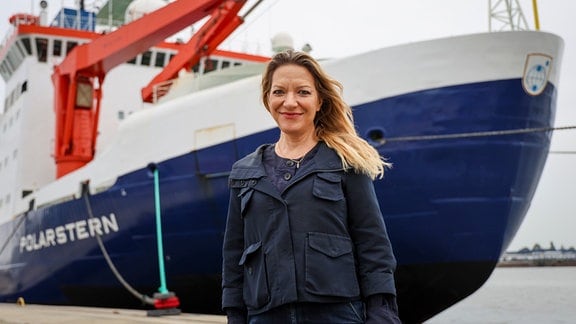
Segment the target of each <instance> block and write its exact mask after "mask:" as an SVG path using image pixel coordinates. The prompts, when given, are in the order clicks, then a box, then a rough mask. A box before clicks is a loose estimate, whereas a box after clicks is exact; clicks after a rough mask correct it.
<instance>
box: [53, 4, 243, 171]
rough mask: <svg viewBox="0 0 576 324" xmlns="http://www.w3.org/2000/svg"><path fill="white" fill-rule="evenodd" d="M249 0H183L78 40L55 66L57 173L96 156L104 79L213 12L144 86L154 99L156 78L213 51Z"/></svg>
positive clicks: (165, 76)
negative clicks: (90, 38) (81, 41)
mask: <svg viewBox="0 0 576 324" xmlns="http://www.w3.org/2000/svg"><path fill="white" fill-rule="evenodd" d="M245 3H246V0H196V1H186V0H179V1H175V2H172V3H170V4H168V5H166V6H165V7H162V8H160V9H158V10H156V11H154V12H152V13H150V14H148V15H146V16H144V17H142V18H140V19H138V20H135V21H133V22H131V23H129V24H127V25H124V26H123V27H121V28H119V29H118V30H116V31H114V32H112V33H110V34H106V35H103V36H101V37H99V38H97V39H95V40H94V41H92V42H90V43H87V44H83V45H81V46H77V47H76V48H74V50H72V52H70V54H69V55H68V56H66V58H65V59H64V60H63V61H62V63H60V64H59V65H57V66H56V67H55V68H54V72H53V74H52V82H53V83H54V89H55V96H54V107H55V108H54V109H55V113H56V143H55V144H56V145H55V152H54V157H55V161H56V176H57V177H62V176H64V175H66V174H68V173H70V172H72V171H74V170H76V169H78V168H80V167H82V166H84V165H85V164H86V163H88V162H90V161H91V160H92V159H93V158H94V153H95V148H96V136H97V131H98V118H99V113H100V102H101V98H102V83H103V82H104V79H105V76H106V73H107V72H108V71H110V70H111V69H112V68H114V67H116V66H117V65H119V64H122V63H124V62H126V61H128V60H130V59H132V58H133V57H135V56H136V55H138V54H140V53H142V52H144V51H146V50H147V49H149V48H150V47H152V46H154V45H156V44H158V43H160V42H161V41H163V40H164V39H166V38H167V37H169V36H171V35H173V34H175V33H177V32H178V31H180V30H182V29H184V28H186V27H188V26H190V25H192V24H194V23H195V22H197V21H199V20H200V19H202V18H204V17H206V16H209V15H210V16H211V18H210V19H209V20H208V21H207V22H206V23H205V24H204V25H203V27H202V28H201V29H200V30H199V31H198V32H197V33H195V35H194V36H193V37H192V38H191V40H190V41H189V42H188V43H187V44H186V45H185V48H184V49H183V50H181V51H180V52H179V53H178V54H177V55H176V56H175V57H174V58H173V59H172V61H171V62H170V63H169V64H168V65H167V66H166V68H165V70H164V71H162V72H161V73H160V74H159V75H158V76H156V77H155V78H154V79H153V80H152V81H151V83H150V84H149V85H148V86H147V87H146V88H144V89H143V91H142V95H143V99H144V100H147V101H150V98H151V89H152V87H153V85H154V84H156V83H158V82H162V81H165V80H168V79H170V78H173V77H175V76H176V75H177V73H178V71H179V70H181V69H182V68H186V69H188V70H189V69H190V68H191V67H192V66H193V65H195V64H196V63H198V62H199V60H200V59H201V57H202V56H205V55H209V54H210V53H211V52H212V51H214V50H215V49H216V47H217V46H218V44H220V43H221V42H222V41H223V40H224V39H225V38H226V37H227V36H228V35H229V34H230V33H232V31H234V29H235V28H237V27H238V26H239V25H240V24H241V23H242V22H243V18H241V17H238V16H237V13H238V11H239V10H240V9H241V8H242V6H243V5H244V4H245Z"/></svg>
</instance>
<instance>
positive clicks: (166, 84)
mask: <svg viewBox="0 0 576 324" xmlns="http://www.w3.org/2000/svg"><path fill="white" fill-rule="evenodd" d="M173 84H174V79H172V80H167V81H163V82H160V83H158V84H156V85H154V87H152V102H153V103H157V102H158V100H159V99H160V98H162V97H164V95H166V94H167V93H168V92H169V91H170V88H171V87H172V85H173Z"/></svg>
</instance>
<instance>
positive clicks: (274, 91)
mask: <svg viewBox="0 0 576 324" xmlns="http://www.w3.org/2000/svg"><path fill="white" fill-rule="evenodd" d="M283 93H284V91H282V90H272V94H273V95H275V96H279V95H282V94H283Z"/></svg>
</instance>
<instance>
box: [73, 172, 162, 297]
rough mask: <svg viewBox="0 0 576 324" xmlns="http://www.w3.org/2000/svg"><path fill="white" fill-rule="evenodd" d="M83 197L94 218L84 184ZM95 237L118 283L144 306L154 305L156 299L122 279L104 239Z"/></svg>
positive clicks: (98, 234) (97, 234) (89, 214)
mask: <svg viewBox="0 0 576 324" xmlns="http://www.w3.org/2000/svg"><path fill="white" fill-rule="evenodd" d="M82 195H83V196H84V202H85V203H86V210H87V211H88V216H89V217H90V218H94V213H93V212H92V206H91V204H90V198H89V193H88V184H87V183H84V184H83V188H82ZM95 236H96V240H97V241H98V246H99V247H100V251H102V255H103V256H104V259H106V263H108V267H109V268H110V270H112V272H113V273H114V276H115V277H116V279H118V281H120V283H121V284H122V286H124V288H126V290H128V291H129V292H130V293H131V294H132V295H134V297H136V298H138V299H139V300H141V301H142V302H143V303H144V304H148V305H154V301H155V299H154V298H151V297H148V296H146V295H144V294H141V293H139V292H138V291H137V290H136V289H134V288H133V287H132V286H131V285H130V284H129V283H128V282H127V281H126V280H125V279H124V277H122V274H120V271H118V269H117V268H116V266H115V265H114V262H112V259H111V258H110V255H109V254H108V251H107V250H106V247H105V246H104V243H102V238H101V237H100V233H96V235H95Z"/></svg>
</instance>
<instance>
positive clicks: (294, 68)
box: [222, 51, 400, 324]
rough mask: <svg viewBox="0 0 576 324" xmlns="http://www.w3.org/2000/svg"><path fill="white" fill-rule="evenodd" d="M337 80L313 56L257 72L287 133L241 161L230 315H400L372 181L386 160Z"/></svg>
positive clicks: (226, 283) (235, 174) (379, 318)
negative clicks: (357, 122) (358, 123)
mask: <svg viewBox="0 0 576 324" xmlns="http://www.w3.org/2000/svg"><path fill="white" fill-rule="evenodd" d="M341 92H342V85H341V84H340V83H339V82H338V81H336V80H334V79H332V78H331V77H329V76H328V75H327V74H326V73H325V72H324V71H323V70H322V68H321V67H320V65H319V64H318V62H317V61H315V60H314V59H313V58H312V57H311V56H309V55H308V54H306V53H302V52H294V51H287V52H282V53H279V54H276V55H275V56H274V57H273V58H272V60H271V61H270V63H269V64H268V66H267V68H266V70H265V72H264V75H263V78H262V100H263V103H264V106H265V107H266V109H267V110H268V112H269V113H270V115H271V116H272V118H273V119H274V121H275V122H276V124H277V125H278V128H279V129H280V136H279V138H278V141H277V142H276V143H274V144H265V145H262V146H260V147H259V148H258V149H257V150H256V151H254V152H253V153H251V154H249V155H248V156H246V157H244V158H243V159H241V160H239V161H238V162H236V163H235V164H234V166H233V168H232V171H231V173H230V179H229V183H230V190H231V194H230V205H229V211H228V220H227V224H226V233H225V237H224V247H223V257H224V260H223V282H222V287H223V293H222V307H223V309H224V310H225V311H226V312H227V315H228V322H229V323H251V324H256V323H399V322H400V320H399V319H398V310H397V306H396V297H395V295H396V290H395V284H394V271H395V268H396V260H395V257H394V255H393V252H392V247H391V246H390V240H389V238H388V235H387V232H386V228H385V225H384V221H383V218H382V214H381V212H380V208H379V206H378V201H377V199H376V195H375V192H374V186H373V183H372V181H373V180H374V179H376V178H378V177H382V176H383V173H384V169H385V168H386V167H387V166H388V165H387V163H386V162H385V161H384V160H383V159H382V158H381V157H380V156H379V154H378V152H377V151H376V150H375V149H374V148H373V147H372V146H370V145H369V144H368V143H367V142H366V141H365V140H363V139H362V138H361V137H359V136H358V135H357V133H356V130H355V128H354V123H353V119H352V111H351V109H350V107H349V106H348V105H347V104H346V103H345V102H344V100H343V99H342V96H341Z"/></svg>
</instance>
